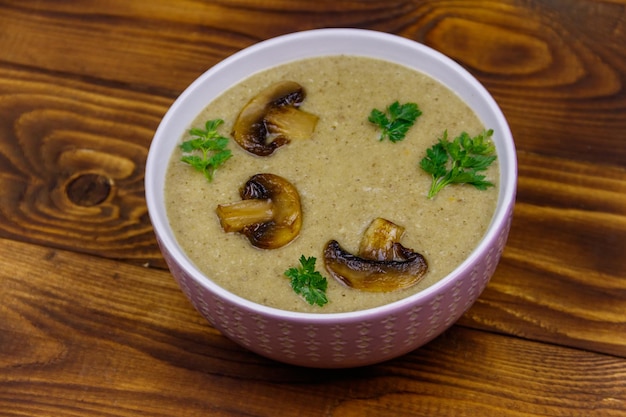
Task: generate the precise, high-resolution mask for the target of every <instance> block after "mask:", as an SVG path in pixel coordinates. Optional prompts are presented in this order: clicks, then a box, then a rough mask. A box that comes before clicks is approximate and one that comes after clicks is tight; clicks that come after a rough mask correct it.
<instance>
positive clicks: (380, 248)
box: [359, 217, 404, 261]
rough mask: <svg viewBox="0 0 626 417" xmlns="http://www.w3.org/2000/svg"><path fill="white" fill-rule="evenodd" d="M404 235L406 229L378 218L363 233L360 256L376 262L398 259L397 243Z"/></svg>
mask: <svg viewBox="0 0 626 417" xmlns="http://www.w3.org/2000/svg"><path fill="white" fill-rule="evenodd" d="M403 234H404V227H402V226H398V225H397V224H395V223H393V222H391V221H389V220H386V219H383V218H382V217H378V218H376V219H374V220H373V221H372V223H370V225H369V227H368V228H367V229H366V230H365V232H364V233H363V237H362V238H361V243H360V245H359V256H360V257H362V258H366V259H373V260H376V261H391V260H392V259H394V258H397V257H398V256H399V255H398V253H397V250H396V248H397V246H396V245H395V243H396V242H399V241H400V239H401V238H402V235H403Z"/></svg>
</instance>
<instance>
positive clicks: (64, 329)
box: [0, 240, 626, 417]
mask: <svg viewBox="0 0 626 417" xmlns="http://www.w3.org/2000/svg"><path fill="white" fill-rule="evenodd" d="M0 271H1V272H0V314H1V315H2V317H3V319H4V320H2V321H0V346H2V350H1V351H0V352H1V354H0V415H56V416H62V415H72V416H81V415H85V416H87V415H109V416H131V415H137V414H141V415H151V416H171V415H182V412H181V410H185V411H184V415H201V414H202V413H210V414H211V415H218V416H238V415H241V416H243V415H255V416H276V415H292V412H294V411H295V410H297V415H302V416H319V415H328V416H334V417H347V416H386V415H388V416H392V415H425V416H426V415H481V416H530V415H544V416H563V415H575V414H577V413H581V415H582V414H584V415H586V416H623V415H626V408H624V406H625V405H626V360H624V359H623V358H621V359H620V358H616V357H611V356H607V355H601V354H595V353H589V352H585V351H582V350H575V349H565V348H559V347H555V346H551V345H546V344H541V343H536V342H531V341H524V340H522V339H518V338H512V337H502V336H497V335H489V334H487V333H483V332H478V331H475V330H469V329H465V328H462V327H453V328H452V329H451V330H450V331H448V332H447V333H445V334H444V335H443V336H441V337H440V338H438V339H437V340H436V341H434V342H433V343H431V344H429V345H427V346H426V347H424V348H422V349H420V350H417V351H415V352H413V353H411V354H409V355H407V356H405V357H403V358H400V359H398V360H395V361H391V362H388V363H385V364H382V365H378V366H372V367H367V368H362V369H353V370H343V371H327V370H312V369H311V370H306V369H302V368H296V367H290V366H286V365H281V364H277V363H274V362H272V361H269V360H266V359H263V358H260V357H258V356H256V355H254V354H252V353H250V352H248V351H246V350H244V349H243V348H240V347H238V346H236V345H235V344H233V343H232V342H230V341H228V340H226V339H225V338H224V337H222V336H221V335H220V334H219V333H218V332H217V331H215V330H214V329H213V328H211V327H210V326H209V325H208V324H207V323H206V322H205V321H204V319H202V318H201V317H200V316H199V315H198V314H197V313H196V312H195V311H193V310H192V307H191V306H190V304H189V303H188V302H187V300H186V299H184V297H183V296H182V294H181V292H180V291H179V290H178V289H177V288H176V287H175V284H174V281H173V279H171V277H170V276H169V274H168V273H166V272H161V271H156V270H153V269H150V268H142V267H140V266H133V265H128V264H122V263H119V262H113V261H108V260H104V259H101V258H96V257H91V256H86V255H80V254H75V253H71V252H64V251H60V250H53V249H47V248H43V247H38V246H34V245H31V244H24V243H17V242H14V241H9V240H3V241H0ZM10 271H11V272H10ZM86 271H89V272H88V273H85V272H86ZM511 358H515V362H512V361H511ZM494 382H496V383H494ZM242 394H244V395H245V397H246V401H245V402H242V401H241V397H242ZM277 398H280V401H275V400H276V399H277ZM303 405H306V406H303ZM1 410H13V412H12V413H13V414H11V413H9V414H5V413H3V412H2V411H1Z"/></svg>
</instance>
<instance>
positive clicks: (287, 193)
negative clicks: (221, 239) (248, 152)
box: [216, 174, 302, 249]
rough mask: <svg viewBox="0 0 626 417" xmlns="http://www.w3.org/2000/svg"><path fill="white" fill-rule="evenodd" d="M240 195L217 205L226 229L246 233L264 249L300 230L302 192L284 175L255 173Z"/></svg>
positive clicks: (282, 241)
mask: <svg viewBox="0 0 626 417" xmlns="http://www.w3.org/2000/svg"><path fill="white" fill-rule="evenodd" d="M239 195H240V196H241V198H242V201H239V202H236V203H231V204H220V205H218V206H217V209H216V213H217V216H218V217H219V220H220V225H221V226H222V229H223V230H224V231H225V232H238V233H242V234H243V235H245V236H246V237H247V238H248V240H249V241H250V243H251V244H252V245H253V246H256V247H258V248H261V249H276V248H279V247H281V246H284V245H286V244H287V243H289V242H291V241H292V240H293V239H295V238H296V236H298V234H299V233H300V228H301V227H302V209H301V205H300V195H299V194H298V190H297V189H296V188H295V187H294V186H293V185H292V184H291V183H290V182H289V181H287V180H286V179H284V178H283V177H280V176H278V175H274V174H256V175H253V176H252V177H250V179H249V180H248V181H247V182H246V183H245V184H244V186H243V187H242V188H241V190H240V192H239Z"/></svg>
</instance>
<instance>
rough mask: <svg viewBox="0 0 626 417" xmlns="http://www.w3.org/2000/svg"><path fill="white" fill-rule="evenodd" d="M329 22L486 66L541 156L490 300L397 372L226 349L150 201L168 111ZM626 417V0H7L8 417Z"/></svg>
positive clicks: (1, 28)
mask: <svg viewBox="0 0 626 417" xmlns="http://www.w3.org/2000/svg"><path fill="white" fill-rule="evenodd" d="M320 27H359V28H367V29H375V30H381V31H385V32H390V33H395V34H399V35H401V36H405V37H407V38H411V39H414V40H417V41H419V42H423V43H425V44H427V45H429V46H432V47H434V48H435V49H437V50H440V51H442V52H444V53H446V54H448V55H449V56H451V57H452V58H454V59H455V60H457V61H458V62H459V63H461V64H462V65H463V66H465V67H466V68H467V69H468V70H469V71H470V72H471V73H472V74H474V75H475V76H476V77H477V78H478V79H479V80H480V81H481V82H482V83H483V84H484V85H485V86H486V87H487V89H488V90H489V91H490V92H491V93H492V94H493V96H494V97H495V99H496V100H497V101H498V103H499V104H500V105H501V107H502V109H503V111H504V113H505V115H506V116H507V118H508V120H509V122H510V125H511V129H512V131H513V134H514V136H515V139H516V143H517V147H518V158H519V174H520V175H519V192H518V199H517V204H516V207H515V213H514V220H513V225H512V230H511V234H510V238H509V242H508V245H507V247H506V249H505V251H504V254H503V258H502V261H501V263H500V265H499V267H498V269H497V271H496V273H495V276H494V277H493V279H492V281H491V283H490V284H489V286H488V287H487V289H486V291H485V292H484V293H483V294H482V296H481V297H480V298H479V300H478V302H477V303H476V304H475V305H474V306H473V307H472V308H471V309H470V310H469V311H468V312H467V313H466V314H465V315H464V316H463V317H462V318H461V320H460V321H459V322H458V323H457V324H456V325H454V326H453V327H452V328H451V329H450V330H449V331H447V332H446V333H444V334H443V335H442V336H440V337H439V338H437V339H435V340H434V341H433V342H431V343H430V344H428V345H426V346H424V347H422V348H420V349H418V350H416V351H414V352H412V353H410V354H408V355H406V356H404V357H402V358H398V359H396V360H392V361H390V362H387V363H383V364H380V365H376V366H371V367H367V368H361V369H352V370H341V371H337V370H335V371H321V370H311V369H301V368H295V367H290V366H287V365H282V364H278V363H274V362H272V361H269V360H267V359H264V358H261V357H258V356H256V355H254V354H252V353H250V352H248V351H246V350H245V349H243V348H240V347H239V346H237V345H235V344H234V343H232V342H230V341H229V340H228V339H226V338H224V337H223V336H222V335H221V334H219V332H218V331H216V330H215V329H213V328H212V327H211V326H210V325H209V324H208V323H207V322H206V321H204V319H202V318H201V317H200V316H199V314H197V313H196V312H195V311H194V310H193V308H192V307H191V305H190V304H189V303H188V302H187V300H186V299H185V298H184V296H183V294H182V293H181V292H180V291H179V290H178V288H177V287H176V286H175V284H174V281H173V279H172V278H171V276H170V275H169V273H168V271H167V269H166V268H165V265H164V262H163V259H162V258H161V256H160V254H159V251H158V248H157V246H156V242H155V238H154V235H153V232H152V228H151V225H150V222H149V219H148V216H147V211H146V206H145V200H144V195H143V192H144V190H143V172H144V167H145V159H146V155H147V151H148V147H149V145H150V141H151V139H152V135H153V133H154V131H155V129H156V127H157V126H158V123H159V120H160V118H161V117H162V116H163V115H164V113H165V112H166V110H167V108H168V106H169V105H170V104H171V103H172V102H173V101H174V99H175V98H176V97H177V95H178V94H180V93H181V92H182V91H183V89H184V88H185V87H186V86H187V85H188V84H189V83H190V82H191V81H192V80H193V79H194V78H196V77H197V76H198V75H200V74H201V73H202V72H204V71H206V70H207V69H208V68H210V67H211V66H212V65H214V64H215V63H217V62H218V61H219V60H221V59H223V58H225V57H227V56H229V55H231V54H232V53H234V52H236V51H238V50H239V49H242V48H244V47H246V46H249V45H251V44H254V43H255V42H258V41H261V40H263V39H267V38H270V37H273V36H277V35H281V34H284V33H288V32H293V31H298V30H304V29H312V28H320ZM100 415H102V416H135V415H149V416H201V415H202V416H207V415H216V416H272V417H274V416H333V417H348V416H359V417H368V416H400V415H415V416H626V2H624V1H618V0H605V1H590V0H586V1H582V0H580V1H570V0H545V1H538V0H530V1H521V0H511V1H445V2H444V1H394V0H386V1H380V0H378V1H337V0H332V1H330V0H329V1H327V0H316V1H305V0H273V1H252V0H222V1H199V0H197V1H191V0H169V1H167V0H152V1H133V0H131V1H129V0H110V1H106V0H84V1H35V0H19V1H18V0H13V1H3V0H0V416H100Z"/></svg>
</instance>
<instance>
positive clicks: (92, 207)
mask: <svg viewBox="0 0 626 417" xmlns="http://www.w3.org/2000/svg"><path fill="white" fill-rule="evenodd" d="M170 103H171V100H169V99H165V98H162V97H159V96H154V95H151V94H147V93H143V92H134V91H131V90H128V89H126V88H123V87H122V88H118V87H117V86H113V87H108V86H98V85H94V84H92V83H89V82H83V81H80V80H72V79H68V78H64V77H58V76H55V75H48V74H37V73H32V72H28V71H21V70H15V69H7V68H0V189H2V198H1V199H0V236H3V237H7V238H13V239H17V240H25V241H29V242H35V243H40V244H45V245H49V246H53V247H59V248H68V249H74V250H78V251H80V252H85V253H91V254H97V255H100V256H106V257H109V258H117V259H125V260H129V261H133V262H136V263H150V264H156V265H160V266H164V262H163V260H162V259H161V256H160V253H159V251H158V248H157V244H156V240H155V238H154V234H153V232H152V226H151V224H150V221H149V219H148V214H147V208H146V204H145V198H144V185H143V181H144V170H145V160H146V157H147V153H148V147H149V146H150V142H151V140H152V135H153V134H154V131H155V130H156V127H157V126H158V124H159V121H160V119H161V118H162V116H163V114H164V113H165V111H166V110H167V107H168V106H169V104H170Z"/></svg>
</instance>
